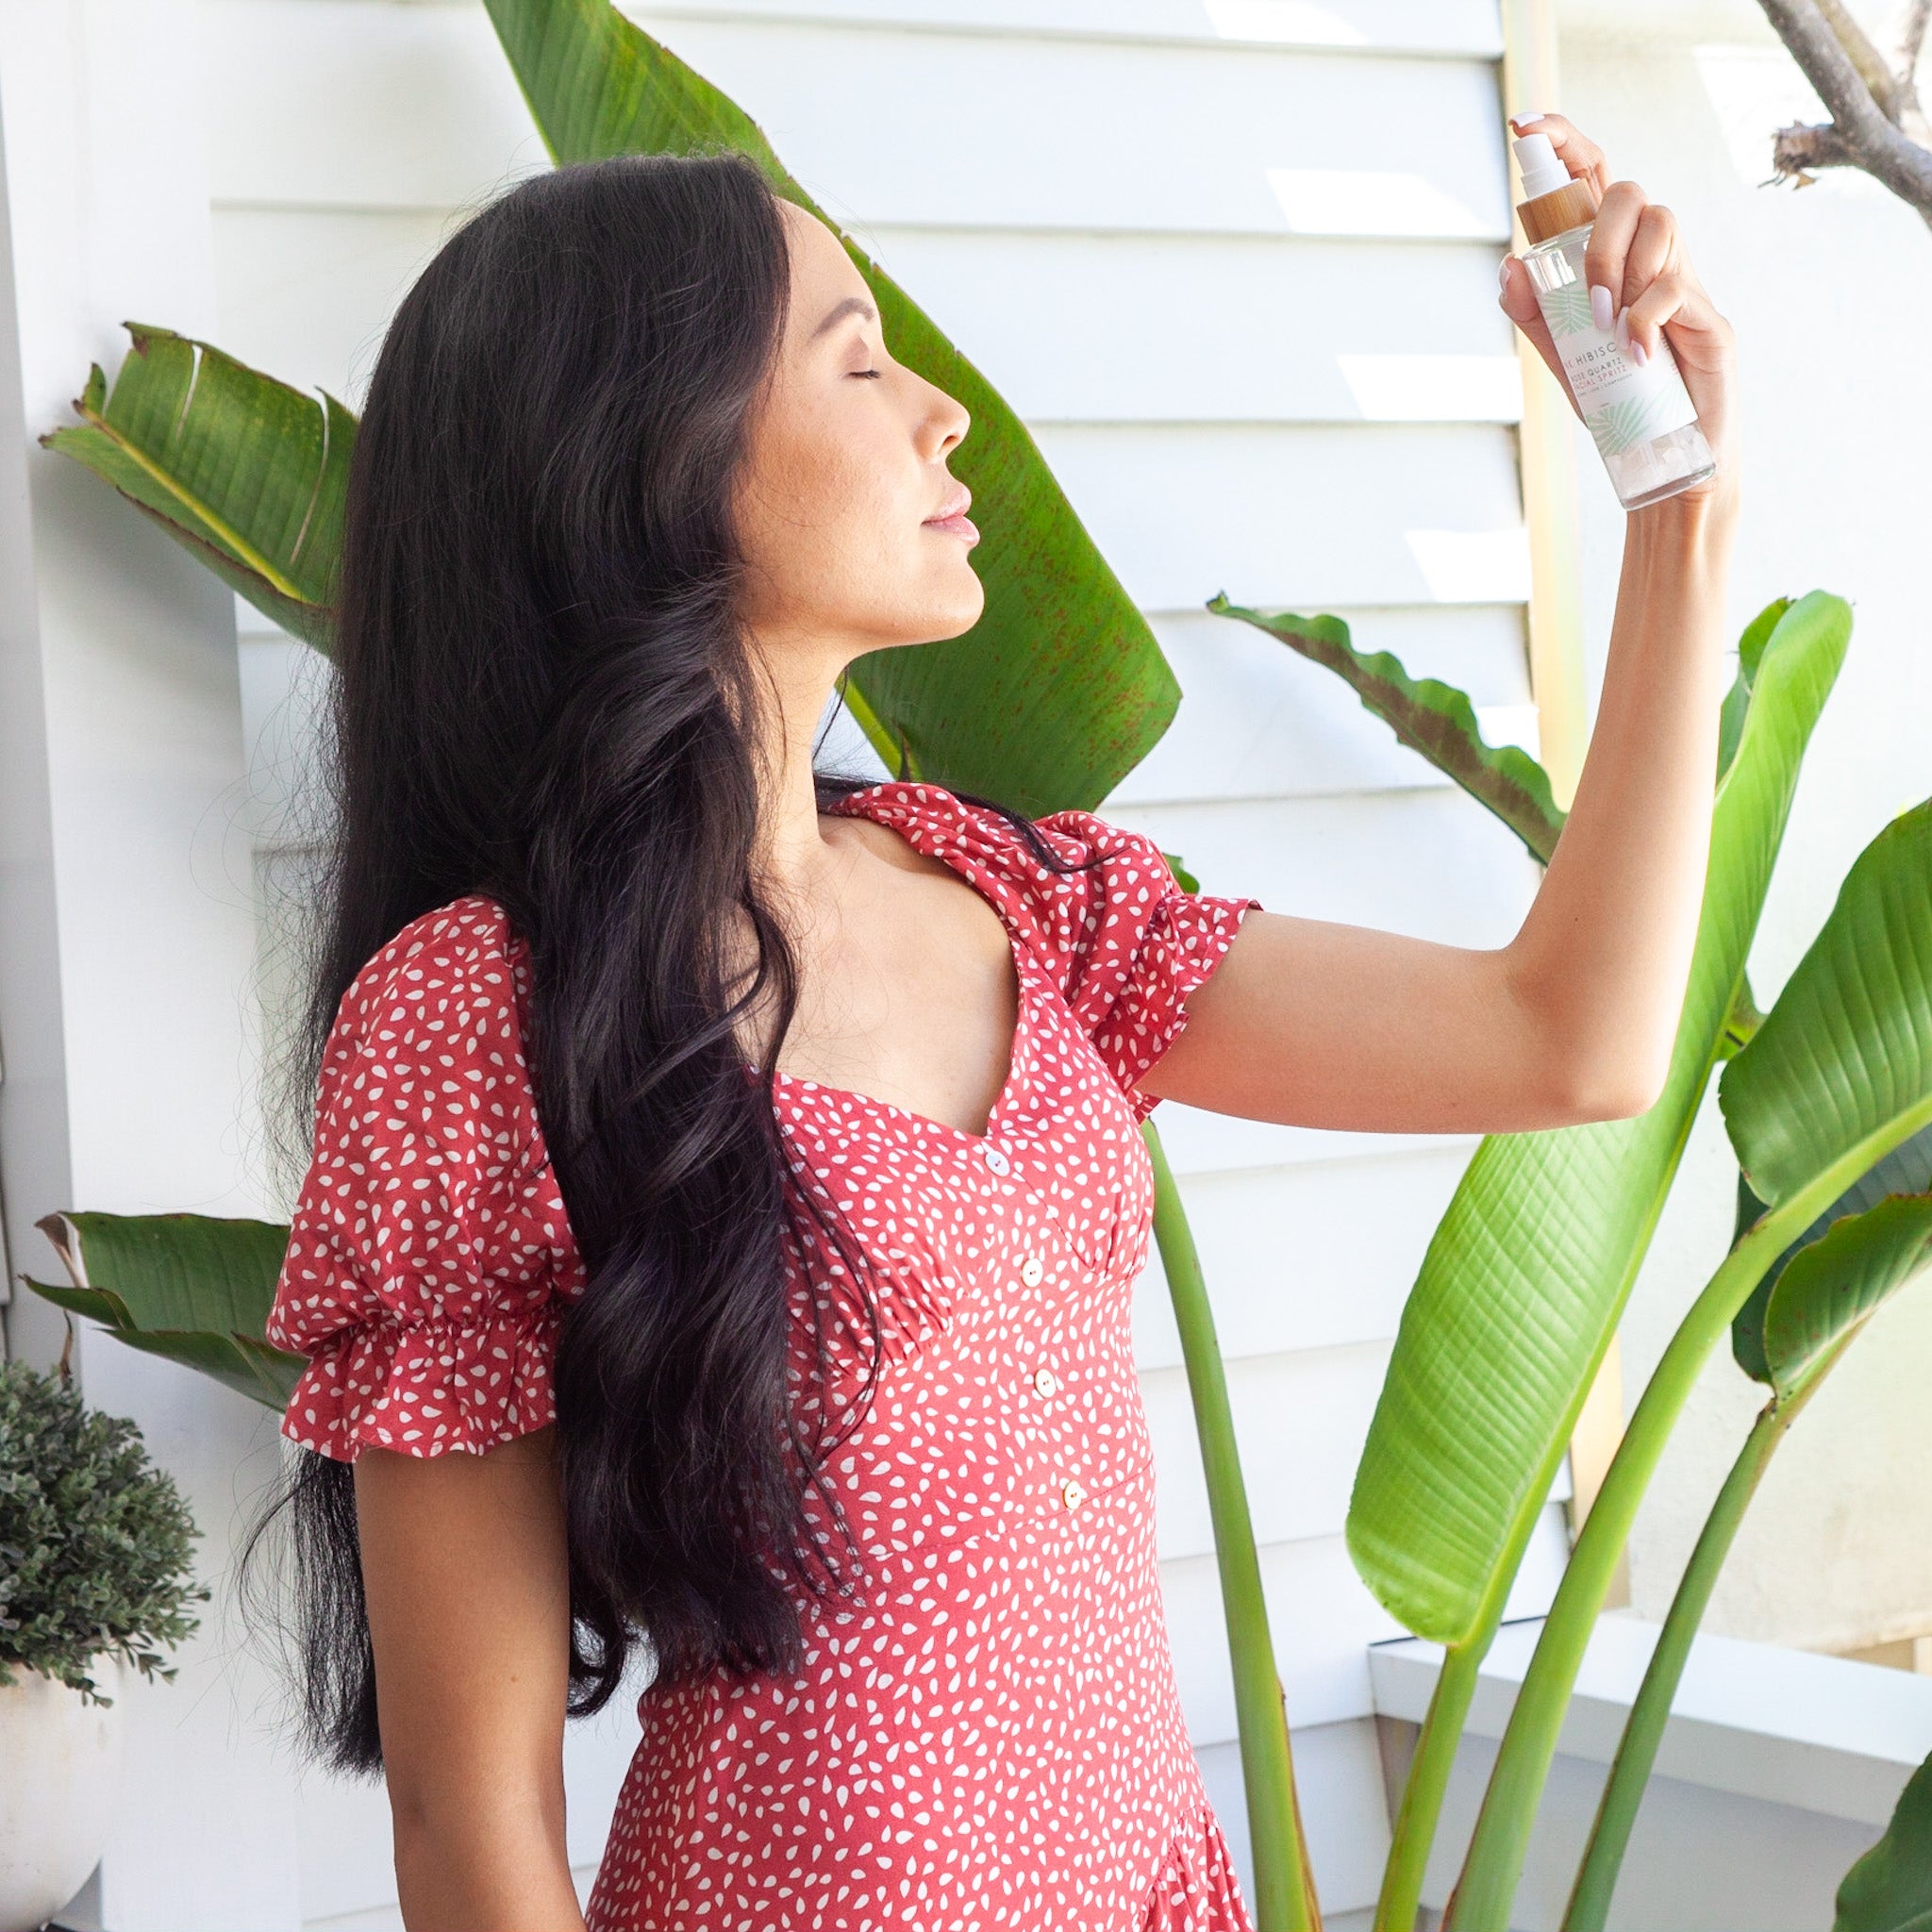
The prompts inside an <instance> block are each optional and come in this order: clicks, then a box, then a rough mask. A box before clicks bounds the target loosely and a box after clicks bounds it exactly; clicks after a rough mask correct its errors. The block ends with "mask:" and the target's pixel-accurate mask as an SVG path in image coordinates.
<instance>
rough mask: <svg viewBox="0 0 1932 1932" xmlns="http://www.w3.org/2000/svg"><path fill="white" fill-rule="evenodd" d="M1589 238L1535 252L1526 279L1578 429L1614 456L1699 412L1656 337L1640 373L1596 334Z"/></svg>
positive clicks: (1610, 340)
mask: <svg viewBox="0 0 1932 1932" xmlns="http://www.w3.org/2000/svg"><path fill="white" fill-rule="evenodd" d="M1588 240H1589V230H1588V229H1577V230H1575V231H1574V233H1573V234H1571V235H1566V236H1564V237H1563V238H1562V240H1561V242H1557V243H1556V244H1555V245H1553V246H1551V247H1548V248H1544V249H1539V250H1536V251H1535V252H1534V254H1533V255H1532V258H1531V259H1530V262H1529V269H1530V278H1531V280H1532V281H1533V282H1534V284H1535V286H1536V299H1537V306H1538V307H1539V308H1541V310H1542V312H1543V320H1544V322H1546V323H1547V324H1548V325H1549V329H1550V336H1551V339H1552V341H1554V342H1555V343H1556V347H1557V356H1558V357H1559V358H1561V360H1562V364H1563V374H1564V375H1567V376H1568V377H1569V378H1570V391H1571V393H1572V394H1573V395H1574V397H1575V398H1576V407H1577V408H1578V410H1579V411H1580V412H1581V413H1582V416H1583V426H1584V427H1585V428H1586V429H1588V430H1589V431H1590V433H1591V436H1592V437H1593V438H1594V439H1595V441H1596V446H1597V450H1598V452H1599V454H1601V455H1603V456H1606V457H1613V456H1617V455H1619V454H1620V453H1621V452H1623V451H1624V450H1626V449H1634V448H1636V447H1637V446H1638V445H1639V444H1640V443H1645V442H1651V441H1655V440H1656V439H1657V437H1659V436H1666V435H1668V434H1669V433H1670V432H1671V431H1672V430H1673V429H1682V428H1683V427H1684V425H1686V424H1688V423H1694V422H1696V420H1697V406H1696V405H1695V404H1694V403H1693V402H1691V391H1689V390H1687V389H1686V388H1685V387H1684V378H1683V377H1682V376H1681V375H1679V374H1678V373H1677V362H1676V358H1675V357H1674V356H1673V355H1672V354H1671V347H1670V344H1669V343H1668V342H1667V341H1663V340H1662V339H1661V338H1659V339H1658V341H1657V348H1656V349H1655V350H1654V351H1653V352H1652V354H1651V357H1650V359H1649V361H1647V362H1646V363H1644V364H1643V365H1642V366H1641V367H1640V366H1639V365H1638V364H1637V363H1635V362H1633V361H1632V360H1631V359H1630V352H1629V351H1628V350H1627V349H1626V348H1624V345H1623V343H1622V342H1620V341H1618V340H1617V338H1616V336H1615V335H1614V334H1613V333H1612V332H1611V331H1609V330H1607V329H1601V328H1598V327H1597V325H1596V324H1595V323H1594V322H1593V321H1592V320H1591V313H1590V290H1589V288H1588V287H1587V286H1586V285H1585V282H1584V276H1583V251H1584V247H1585V245H1586V243H1587V242H1588ZM1546 284H1548V285H1549V286H1545V285H1546Z"/></svg>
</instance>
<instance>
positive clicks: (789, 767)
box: [755, 650, 845, 891]
mask: <svg viewBox="0 0 1932 1932" xmlns="http://www.w3.org/2000/svg"><path fill="white" fill-rule="evenodd" d="M844 661H845V660H844V658H843V657H842V656H841V657H839V658H826V657H822V656H820V655H818V654H816V653H811V652H807V651H803V650H786V651H782V652H774V653H770V654H769V655H765V656H764V663H765V665H766V667H767V672H766V678H765V689H766V716H765V723H764V726H763V733H762V738H761V742H760V746H759V750H760V753H761V762H762V767H763V769H762V772H761V775H760V780H759V797H758V829H759V839H758V856H757V858H756V861H755V862H756V864H757V866H758V870H759V872H760V873H761V874H763V875H764V876H765V877H766V878H767V879H769V880H771V881H772V882H773V883H774V885H777V886H779V887H781V888H783V887H790V888H793V889H805V890H807V891H809V889H810V886H811V884H812V882H813V881H814V880H815V879H816V878H817V877H818V875H819V872H820V868H821V867H822V866H823V864H824V859H825V856H826V846H825V839H824V833H823V832H822V831H821V829H820V827H819V816H818V810H819V808H818V793H817V791H816V789H815V787H814V786H813V783H812V747H813V743H814V741H815V740H816V738H817V736H818V728H819V721H820V720H821V719H822V718H823V717H824V712H825V706H826V704H827V703H828V702H829V701H830V698H831V695H832V687H833V683H834V681H835V679H836V677H837V675H838V674H839V672H840V671H841V669H842V668H843V666H844Z"/></svg>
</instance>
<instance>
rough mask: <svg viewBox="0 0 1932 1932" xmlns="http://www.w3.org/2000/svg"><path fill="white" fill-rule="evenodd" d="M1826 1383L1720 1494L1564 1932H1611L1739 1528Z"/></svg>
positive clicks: (1627, 1724) (1620, 1759) (1747, 1452)
mask: <svg viewBox="0 0 1932 1932" xmlns="http://www.w3.org/2000/svg"><path fill="white" fill-rule="evenodd" d="M1841 1352H1842V1351H1841V1348H1840V1349H1838V1350H1834V1351H1833V1352H1832V1354H1831V1357H1829V1360H1836V1359H1837V1357H1838V1355H1839V1354H1840V1353H1841ZM1826 1365H1827V1366H1828V1362H1827V1364H1826ZM1823 1379H1824V1375H1823V1372H1822V1370H1821V1372H1820V1373H1819V1374H1815V1375H1813V1376H1811V1377H1810V1378H1809V1379H1807V1381H1806V1382H1805V1384H1804V1385H1803V1387H1802V1388H1800V1389H1799V1390H1798V1391H1796V1392H1795V1393H1794V1394H1792V1395H1791V1396H1790V1397H1789V1398H1787V1399H1784V1400H1777V1399H1774V1400H1772V1401H1771V1402H1768V1403H1766V1404H1765V1406H1764V1407H1763V1409H1762V1410H1761V1411H1760V1412H1759V1414H1758V1417H1757V1422H1756V1423H1755V1424H1753V1426H1752V1429H1751V1433H1750V1434H1749V1435H1748V1436H1747V1437H1746V1438H1745V1439H1744V1447H1743V1450H1742V1452H1741V1453H1740V1456H1739V1457H1738V1459H1737V1461H1736V1462H1735V1463H1733V1464H1732V1465H1731V1473H1730V1474H1728V1475H1727V1476H1726V1477H1725V1478H1724V1487H1723V1488H1722V1489H1721V1490H1719V1491H1718V1492H1717V1501H1716V1502H1715V1503H1714V1504H1713V1505H1712V1506H1711V1510H1710V1514H1709V1515H1708V1516H1707V1517H1706V1518H1705V1522H1704V1528H1703V1529H1702V1531H1701V1532H1700V1533H1699V1535H1698V1538H1697V1546H1696V1548H1695V1549H1693V1550H1692V1551H1691V1560H1690V1562H1689V1563H1687V1564H1686V1565H1685V1566H1684V1574H1683V1576H1682V1577H1681V1578H1680V1579H1679V1580H1678V1584H1677V1592H1676V1594H1675V1595H1674V1597H1673V1598H1672V1599H1671V1607H1670V1613H1669V1615H1668V1616H1666V1617H1665V1619H1664V1625H1663V1628H1662V1630H1661V1631H1659V1632H1658V1634H1657V1648H1656V1649H1655V1650H1654V1651H1652V1652H1651V1656H1650V1663H1649V1665H1648V1666H1647V1667H1646V1669H1645V1670H1644V1673H1643V1682H1642V1684H1641V1685H1640V1686H1639V1688H1638V1691H1637V1697H1636V1701H1635V1702H1634V1703H1633V1704H1632V1705H1631V1707H1630V1715H1629V1716H1628V1717H1627V1718H1626V1719H1625V1720H1624V1735H1623V1737H1622V1739H1621V1740H1619V1741H1618V1744H1617V1755H1616V1757H1615V1758H1614V1759H1613V1760H1612V1762H1611V1765H1610V1774H1609V1776H1608V1777H1607V1779H1606V1780H1605V1782H1604V1792H1603V1797H1602V1799H1601V1800H1600V1801H1599V1803H1598V1805H1597V1813H1596V1822H1595V1824H1592V1825H1591V1833H1590V1842H1589V1844H1588V1845H1587V1846H1586V1847H1585V1848H1584V1854H1583V1861H1582V1863H1581V1865H1579V1866H1578V1868H1577V1873H1576V1884H1575V1888H1574V1890H1572V1892H1571V1894H1570V1904H1569V1907H1568V1908H1567V1909H1566V1911H1565V1912H1564V1914H1563V1932H1603V1927H1604V1924H1605V1922H1606V1920H1607V1918H1608V1917H1609V1911H1610V1896H1611V1894H1612V1893H1613V1892H1614V1891H1615V1890H1616V1886H1617V1874H1618V1873H1619V1871H1621V1870H1622V1868H1623V1863H1624V1850H1625V1848H1626V1847H1627V1846H1628V1844H1629V1842H1630V1831H1631V1827H1632V1826H1633V1825H1634V1824H1636V1822H1637V1809H1638V1807H1639V1806H1640V1805H1641V1803H1642V1802H1643V1790H1644V1787H1645V1785H1646V1784H1648V1783H1649V1781H1650V1773H1651V1767H1652V1766H1653V1765H1654V1764H1655V1763H1656V1762H1657V1746H1658V1744H1659V1743H1661V1742H1662V1740H1663V1735H1664V1725H1665V1724H1666V1723H1668V1722H1669V1719H1670V1715H1671V1703H1672V1700H1673V1699H1674V1697H1675V1696H1676V1694H1677V1686H1678V1684H1679V1682H1680V1681H1681V1680H1682V1678H1683V1675H1684V1665H1685V1663H1686V1661H1687V1660H1688V1658H1689V1657H1690V1655H1691V1640H1692V1639H1693V1638H1695V1636H1696V1635H1697V1628H1698V1625H1699V1624H1702V1623H1703V1621H1704V1613H1705V1610H1706V1609H1707V1607H1708V1606H1709V1603H1710V1593H1711V1591H1712V1590H1713V1588H1715V1586H1716V1584H1717V1578H1718V1573H1719V1571H1721V1570H1722V1569H1723V1568H1724V1558H1725V1557H1727V1556H1729V1555H1730V1550H1731V1543H1732V1541H1733V1540H1734V1539H1735V1538H1736V1536H1737V1534H1738V1525H1739V1524H1740V1523H1742V1522H1743V1520H1744V1511H1745V1510H1746V1509H1747V1508H1748V1507H1750V1504H1751V1498H1752V1497H1753V1496H1754V1495H1755V1494H1756V1493H1757V1485H1758V1483H1759V1481H1760V1480H1761V1479H1762V1477H1763V1475H1764V1472H1765V1470H1766V1469H1767V1468H1769V1467H1770V1464H1771V1458H1772V1457H1773V1456H1774V1454H1775V1453H1776V1450H1777V1446H1778V1444H1779V1443H1780V1442H1781V1441H1784V1437H1785V1431H1786V1430H1787V1429H1789V1428H1790V1425H1791V1424H1792V1423H1793V1422H1794V1421H1796V1419H1797V1416H1798V1413H1799V1411H1800V1410H1801V1409H1802V1408H1803V1407H1805V1404H1806V1403H1807V1401H1809V1400H1810V1397H1811V1391H1813V1390H1814V1389H1816V1388H1817V1387H1818V1385H1819V1383H1820V1382H1821V1381H1822V1380H1823Z"/></svg>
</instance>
